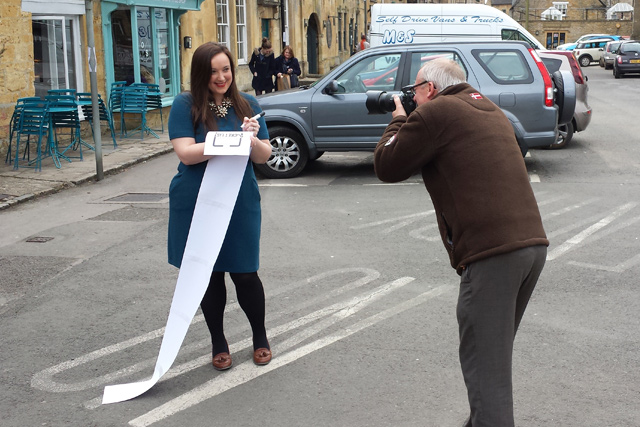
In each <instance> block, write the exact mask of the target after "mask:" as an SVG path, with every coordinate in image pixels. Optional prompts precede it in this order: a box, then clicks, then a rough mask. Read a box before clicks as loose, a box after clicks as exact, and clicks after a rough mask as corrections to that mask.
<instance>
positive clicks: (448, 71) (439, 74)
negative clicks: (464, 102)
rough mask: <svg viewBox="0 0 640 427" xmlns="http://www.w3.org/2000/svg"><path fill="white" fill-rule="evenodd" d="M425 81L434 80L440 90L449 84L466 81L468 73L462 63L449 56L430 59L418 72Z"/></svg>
mask: <svg viewBox="0 0 640 427" xmlns="http://www.w3.org/2000/svg"><path fill="white" fill-rule="evenodd" d="M418 74H419V75H420V76H421V77H422V78H423V79H424V80H425V81H429V82H432V83H433V84H434V86H435V87H436V89H437V90H438V91H439V92H440V91H442V90H444V89H446V88H448V87H449V86H453V85H457V84H460V83H465V82H466V81H467V78H466V75H465V72H464V70H463V69H462V67H461V66H460V64H458V63H457V62H456V61H454V60H452V59H448V58H437V59H432V60H431V61H428V62H427V63H426V64H425V65H424V66H423V67H422V68H421V69H420V72H419V73H418Z"/></svg>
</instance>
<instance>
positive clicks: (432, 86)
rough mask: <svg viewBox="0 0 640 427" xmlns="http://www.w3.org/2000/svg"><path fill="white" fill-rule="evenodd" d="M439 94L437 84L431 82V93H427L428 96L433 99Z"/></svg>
mask: <svg viewBox="0 0 640 427" xmlns="http://www.w3.org/2000/svg"><path fill="white" fill-rule="evenodd" d="M437 94H438V90H437V89H436V87H435V85H434V84H433V83H431V82H429V93H427V98H429V99H433V97H434V96H436V95H437Z"/></svg>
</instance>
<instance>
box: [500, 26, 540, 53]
mask: <svg viewBox="0 0 640 427" xmlns="http://www.w3.org/2000/svg"><path fill="white" fill-rule="evenodd" d="M501 34H502V40H516V41H523V42H526V43H527V44H528V45H529V46H531V48H532V49H537V48H538V45H537V44H536V43H534V42H532V41H531V40H529V38H528V37H527V36H525V35H524V34H522V33H521V32H520V31H518V30H511V29H508V28H503V29H502V31H501Z"/></svg>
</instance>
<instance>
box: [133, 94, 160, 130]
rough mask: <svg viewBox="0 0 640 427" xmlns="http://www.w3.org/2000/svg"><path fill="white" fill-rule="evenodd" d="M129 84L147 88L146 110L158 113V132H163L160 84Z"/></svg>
mask: <svg viewBox="0 0 640 427" xmlns="http://www.w3.org/2000/svg"><path fill="white" fill-rule="evenodd" d="M131 86H144V87H146V88H147V112H149V111H153V110H155V111H158V112H159V113H160V132H161V133H164V121H163V120H162V93H161V92H160V85H157V84H154V83H133V84H132V85H131Z"/></svg>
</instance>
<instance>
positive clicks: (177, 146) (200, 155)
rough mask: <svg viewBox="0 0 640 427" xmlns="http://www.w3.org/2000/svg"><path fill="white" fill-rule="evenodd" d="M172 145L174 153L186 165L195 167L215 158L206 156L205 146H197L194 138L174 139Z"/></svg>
mask: <svg viewBox="0 0 640 427" xmlns="http://www.w3.org/2000/svg"><path fill="white" fill-rule="evenodd" d="M171 144H173V151H175V153H176V154H177V155H178V158H179V159H180V161H181V162H182V163H184V164H185V165H195V164H198V163H201V162H204V161H206V160H209V159H210V158H212V157H213V156H205V155H204V144H196V140H195V139H194V138H174V139H172V140H171Z"/></svg>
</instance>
